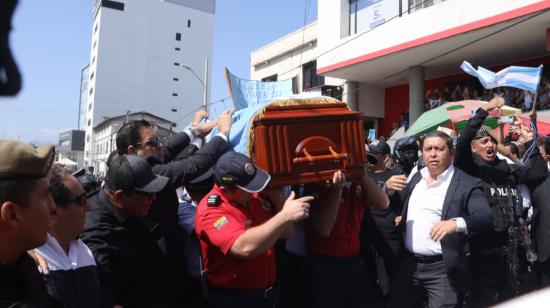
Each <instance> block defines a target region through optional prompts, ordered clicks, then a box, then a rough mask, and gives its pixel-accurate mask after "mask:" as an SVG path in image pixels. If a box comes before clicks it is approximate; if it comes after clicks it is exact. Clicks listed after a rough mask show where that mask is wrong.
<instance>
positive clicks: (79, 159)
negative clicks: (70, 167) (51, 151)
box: [56, 130, 84, 169]
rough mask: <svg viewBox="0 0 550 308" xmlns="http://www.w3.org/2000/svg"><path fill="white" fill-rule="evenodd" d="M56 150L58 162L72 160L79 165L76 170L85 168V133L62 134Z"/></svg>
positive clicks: (79, 131)
mask: <svg viewBox="0 0 550 308" xmlns="http://www.w3.org/2000/svg"><path fill="white" fill-rule="evenodd" d="M56 150H57V161H61V160H64V159H70V160H72V161H73V162H75V163H76V164H77V165H76V166H74V167H75V169H76V168H82V167H84V131H83V130H69V131H66V132H62V133H60V134H59V144H58V145H57V148H56Z"/></svg>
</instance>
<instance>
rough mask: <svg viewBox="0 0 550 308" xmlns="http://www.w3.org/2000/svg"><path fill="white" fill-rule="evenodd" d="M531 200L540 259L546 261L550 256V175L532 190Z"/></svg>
mask: <svg viewBox="0 0 550 308" xmlns="http://www.w3.org/2000/svg"><path fill="white" fill-rule="evenodd" d="M531 202H532V203H533V206H534V208H535V212H534V231H535V232H534V233H535V241H536V244H537V254H538V260H539V262H545V261H547V260H548V258H549V257H550V241H549V240H548V239H550V175H549V176H547V177H546V179H545V180H544V181H543V182H541V183H540V184H539V185H537V186H536V187H535V188H534V189H533V190H532V191H531Z"/></svg>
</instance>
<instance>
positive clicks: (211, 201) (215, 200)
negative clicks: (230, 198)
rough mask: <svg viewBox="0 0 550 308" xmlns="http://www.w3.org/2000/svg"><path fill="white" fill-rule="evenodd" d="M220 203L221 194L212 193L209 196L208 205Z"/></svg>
mask: <svg viewBox="0 0 550 308" xmlns="http://www.w3.org/2000/svg"><path fill="white" fill-rule="evenodd" d="M219 203H220V196H219V195H210V196H208V199H207V200H206V205H208V206H218V205H219Z"/></svg>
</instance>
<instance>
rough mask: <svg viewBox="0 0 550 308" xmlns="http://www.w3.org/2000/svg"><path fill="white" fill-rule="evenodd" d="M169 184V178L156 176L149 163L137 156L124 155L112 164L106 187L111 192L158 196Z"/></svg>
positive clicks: (106, 178)
mask: <svg viewBox="0 0 550 308" xmlns="http://www.w3.org/2000/svg"><path fill="white" fill-rule="evenodd" d="M166 184H168V178H167V177H165V176H160V175H155V174H154V173H153V170H152V169H151V166H150V165H149V163H147V161H146V160H144V159H143V158H141V157H138V156H136V155H123V156H119V157H117V158H116V159H115V160H113V161H112V162H111V166H110V167H109V169H108V170H107V176H106V177H105V185H106V186H107V188H109V189H111V190H124V191H136V192H142V193H146V194H156V193H158V192H160V191H161V190H162V189H163V188H164V187H165V186H166Z"/></svg>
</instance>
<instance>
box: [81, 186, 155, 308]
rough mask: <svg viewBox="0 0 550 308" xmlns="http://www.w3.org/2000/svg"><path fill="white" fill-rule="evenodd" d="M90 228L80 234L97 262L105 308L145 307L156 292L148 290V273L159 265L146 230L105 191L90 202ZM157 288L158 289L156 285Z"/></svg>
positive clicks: (87, 225) (87, 223)
mask: <svg viewBox="0 0 550 308" xmlns="http://www.w3.org/2000/svg"><path fill="white" fill-rule="evenodd" d="M88 203H89V204H90V209H91V210H90V211H89V212H88V213H86V227H85V230H84V232H83V233H82V234H81V235H80V238H81V239H82V241H83V242H84V243H85V244H86V245H87V246H88V248H90V250H91V251H92V253H93V255H94V258H95V260H96V263H97V272H98V276H99V284H100V288H101V307H110V308H112V307H113V305H115V304H118V305H122V306H124V307H145V306H144V305H142V303H144V302H146V301H150V300H151V296H152V295H153V294H154V293H155V291H154V290H147V287H150V286H148V284H147V282H146V281H145V280H144V277H146V276H147V274H146V273H148V272H150V271H152V270H154V267H155V266H154V264H156V262H158V260H155V259H153V258H151V255H150V252H149V249H148V248H150V247H147V245H148V244H149V246H151V244H150V243H147V242H145V239H146V235H147V234H146V233H147V232H146V231H147V230H146V229H145V227H144V226H143V224H142V222H141V221H140V220H139V219H136V218H129V217H126V216H125V215H124V214H123V213H122V211H120V210H119V209H118V208H116V207H115V205H114V204H113V203H111V201H110V200H109V198H108V197H107V195H106V194H105V192H104V191H103V190H100V192H99V193H98V194H96V195H94V197H93V198H92V199H90V200H88ZM153 287H156V286H153Z"/></svg>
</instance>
